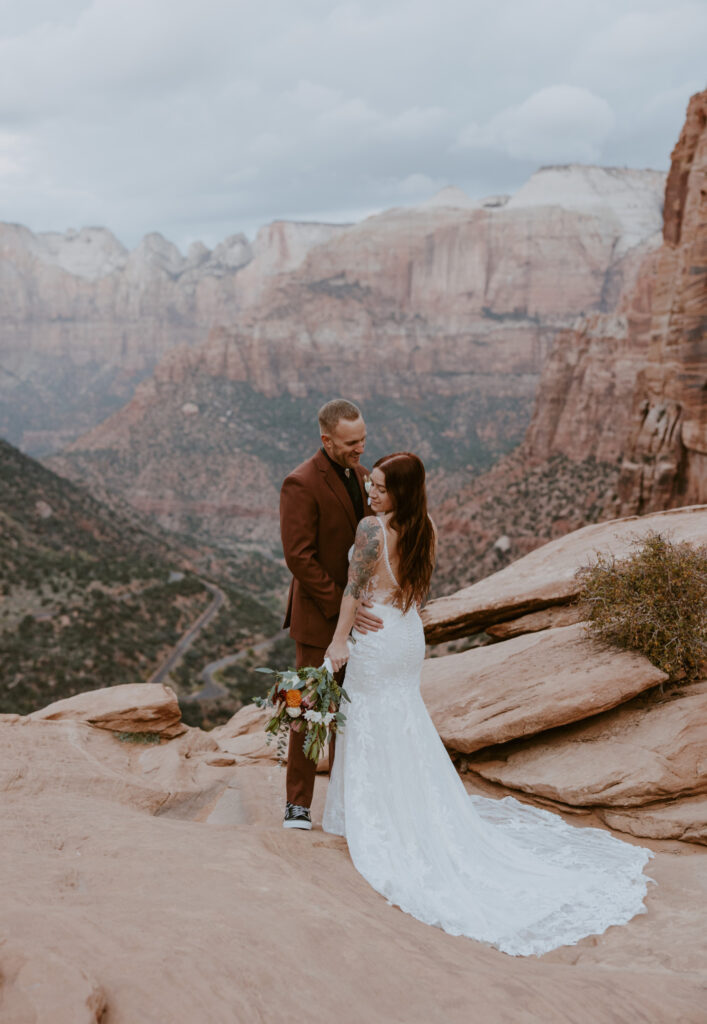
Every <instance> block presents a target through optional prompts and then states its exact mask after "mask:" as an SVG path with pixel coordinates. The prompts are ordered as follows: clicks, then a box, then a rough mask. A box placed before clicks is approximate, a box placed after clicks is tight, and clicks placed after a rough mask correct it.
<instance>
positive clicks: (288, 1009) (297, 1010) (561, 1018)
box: [0, 719, 707, 1024]
mask: <svg viewBox="0 0 707 1024" xmlns="http://www.w3.org/2000/svg"><path fill="white" fill-rule="evenodd" d="M197 732H198V730H194V731H193V734H196V733H197ZM189 735H192V733H190V734H189ZM174 743H181V749H182V751H183V753H184V759H186V760H187V761H191V760H192V759H193V758H194V757H195V756H196V755H197V754H199V753H202V754H203V755H204V756H207V755H208V753H209V751H208V750H207V749H204V748H203V746H202V741H201V740H200V739H198V737H197V738H195V739H194V740H192V741H190V742H187V740H186V739H181V740H179V741H174V740H172V741H169V743H166V744H160V747H156V748H155V752H156V751H157V750H159V749H160V748H161V747H164V749H165V750H169V748H170V747H171V746H172V744H174ZM208 746H209V744H206V747H208ZM188 750H191V751H192V755H191V757H189V758H186V751H188ZM0 752H1V753H0V766H1V771H0V788H1V789H2V802H3V839H2V844H0V858H1V862H0V873H1V877H2V878H3V883H4V886H3V888H4V895H3V916H2V922H1V923H0V971H1V972H2V977H3V985H2V987H0V1019H1V1020H2V1021H3V1024H26V1022H27V1021H32V1022H33V1024H84V1022H86V1024H88V1022H91V1021H99V1020H104V1021H105V1020H109V1021H110V1022H111V1024H136V1022H137V1021H139V1022H140V1024H164V1022H165V1021H169V1022H170V1024H201V1022H202V1021H204V1022H206V1021H214V1022H216V1021H218V1022H221V1021H223V1022H224V1024H226V1022H228V1024H231V1022H240V1021H244V1022H245V1021H249V1022H250V1021H273V1020H305V1019H307V1020H309V1021H312V1022H313V1024H320V1022H321V1024H323V1022H325V1021H326V1022H328V1021H330V1020H331V1016H332V1012H335V1015H336V1018H337V1020H338V1021H340V1022H341V1024H359V1022H360V1021H362V1020H367V1021H381V1022H383V1021H386V1022H388V1021H391V1022H393V1021H394V1022H403V1021H404V1022H405V1024H423V1022H424V1024H429V1022H431V1021H445V1022H449V1024H469V1021H473V1020H478V1021H488V1022H493V1024H519V1022H520V1024H526V1022H528V1024H529V1022H539V1021H542V1022H543V1024H555V1022H556V1024H584V1022H587V1024H590V1022H591V1024H596V1022H598V1021H600V1022H604V1021H606V1022H611V1024H621V1022H626V1024H629V1022H631V1024H633V1022H634V1021H636V1020H642V1021H644V1022H647V1024H659V1022H660V1024H662V1022H665V1021H667V1020H671V1021H672V1020H680V1021H682V1022H684V1024H698V1022H699V1024H701V1022H702V1021H703V1020H704V1016H703V1009H704V1005H705V999H706V998H707V969H706V968H705V964H707V945H706V942H707V940H706V939H705V932H704V927H703V913H702V908H703V907H704V904H705V899H706V898H707V871H705V865H706V863H707V861H706V860H705V857H707V851H705V850H704V849H703V848H701V847H699V846H693V845H690V844H678V843H660V842H651V844H650V845H651V848H652V849H654V850H655V851H656V857H655V858H654V860H652V861H651V863H650V872H649V874H650V876H651V877H652V878H654V879H655V880H656V881H657V883H658V884H657V885H656V886H651V887H650V888H649V892H648V897H647V913H646V914H643V915H639V916H637V917H636V918H634V919H633V920H632V921H631V922H630V923H629V924H628V925H626V926H625V927H621V928H610V929H609V930H608V931H607V932H605V933H604V934H603V935H601V936H593V937H589V938H587V939H585V940H583V941H582V942H580V943H579V944H577V945H576V946H571V947H564V948H562V949H558V950H554V951H553V952H552V953H548V954H546V955H545V956H543V957H540V958H527V959H526V958H513V957H508V956H506V955H505V954H503V953H499V952H497V951H495V950H492V949H488V948H487V947H485V946H482V945H480V944H478V943H475V942H473V941H471V940H469V939H465V938H458V937H456V938H455V937H452V936H449V935H446V934H445V933H444V932H442V931H440V930H438V929H436V928H432V927H429V926H427V925H423V924H421V923H420V922H418V921H416V920H414V919H413V918H411V917H409V916H408V915H406V914H403V913H401V912H400V911H399V910H398V909H396V908H394V907H391V906H388V904H387V903H386V901H385V900H384V899H382V898H381V897H380V896H378V894H377V893H375V892H374V891H373V890H372V889H371V888H370V887H369V886H368V885H367V883H366V882H365V881H364V880H363V878H361V876H360V875H358V873H357V872H356V871H355V870H354V868H353V867H352V864H351V861H350V858H349V856H348V852H347V848H346V843H345V841H344V840H343V839H340V838H338V837H335V836H330V835H327V834H324V833H322V832H321V830H320V827H319V825H318V822H319V821H320V820H321V810H322V803H323V799H324V795H325V789H326V781H325V780H320V781H319V782H318V783H317V787H316V793H315V805H314V819H315V829H314V830H313V831H312V832H311V833H301V832H293V831H284V830H283V829H282V828H281V827H280V822H281V812H282V806H283V802H284V773H283V772H282V770H281V769H279V768H277V767H276V766H273V765H269V764H264V763H260V764H255V765H251V766H238V767H236V768H235V769H234V768H227V769H224V768H222V769H219V768H210V769H209V771H210V772H212V773H213V779H214V780H215V781H214V782H213V783H212V791H211V793H208V792H207V790H203V791H201V792H200V791H199V790H198V788H196V787H197V786H198V782H197V780H195V779H193V780H192V785H193V786H194V787H195V788H194V791H193V792H194V794H195V795H196V796H197V797H200V798H201V803H199V800H197V801H195V803H194V805H193V807H192V811H191V813H190V814H189V815H186V813H185V804H184V803H182V804H181V805H179V806H177V807H172V806H170V803H169V794H170V790H171V787H172V786H173V785H174V787H175V788H179V785H180V782H179V777H177V778H176V779H175V780H172V781H170V778H169V772H168V769H167V762H166V761H165V762H164V763H163V764H162V766H161V770H162V771H163V773H164V774H163V776H162V777H161V778H160V780H159V781H157V780H155V778H154V772H153V771H150V770H148V771H145V770H144V768H145V766H147V767H148V769H149V768H151V767H154V766H151V765H150V761H151V760H152V758H151V757H147V751H146V750H145V749H144V748H142V749H141V747H140V745H139V744H124V743H120V742H119V741H118V740H116V738H115V737H113V736H111V735H110V734H109V733H108V732H106V731H105V730H100V729H92V728H90V727H88V726H86V725H83V724H82V723H78V722H75V721H59V722H47V721H37V720H33V719H23V720H21V721H20V722H6V721H4V722H0ZM170 756H171V755H170ZM155 759H156V755H155ZM145 762H147V765H145ZM484 785H487V784H484ZM140 794H142V795H143V797H142V799H141V798H140ZM145 794H148V795H150V796H149V799H148V798H147V797H146V796H145ZM158 809H159V813H156V811H157V810H158ZM644 845H646V844H645V842H644ZM332 950H335V951H336V958H335V959H336V965H335V967H332ZM293 979H294V981H293ZM322 993H325V994H326V997H323V996H322ZM332 1008H334V1010H332Z"/></svg>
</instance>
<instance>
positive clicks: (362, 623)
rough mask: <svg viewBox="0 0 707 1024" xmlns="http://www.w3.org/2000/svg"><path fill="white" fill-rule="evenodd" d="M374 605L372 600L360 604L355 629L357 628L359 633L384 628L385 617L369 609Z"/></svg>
mask: <svg viewBox="0 0 707 1024" xmlns="http://www.w3.org/2000/svg"><path fill="white" fill-rule="evenodd" d="M372 606H373V602H372V601H361V603H360V605H359V606H358V609H357V611H356V618H355V619H354V629H357V630H358V631H359V633H377V632H378V630H379V629H383V619H379V618H378V616H377V615H374V614H373V612H370V611H369V610H368V609H369V608H371V607H372Z"/></svg>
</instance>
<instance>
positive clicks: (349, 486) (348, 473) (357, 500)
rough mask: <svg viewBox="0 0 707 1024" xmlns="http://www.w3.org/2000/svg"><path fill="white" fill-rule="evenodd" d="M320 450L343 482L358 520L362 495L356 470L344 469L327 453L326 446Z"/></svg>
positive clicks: (361, 512) (361, 515) (360, 516)
mask: <svg viewBox="0 0 707 1024" xmlns="http://www.w3.org/2000/svg"><path fill="white" fill-rule="evenodd" d="M322 451H323V452H324V454H325V455H326V457H327V458H328V459H329V462H331V464H332V466H333V467H334V469H335V470H336V472H337V473H338V475H339V478H340V480H341V481H342V483H343V484H344V486H345V488H346V490H347V491H348V492H349V497H350V498H351V503H352V505H353V507H354V512H355V513H356V519H357V520H358V521H359V522H360V521H361V519H363V516H364V511H363V497H362V496H361V487H360V485H359V482H358V477H357V475H356V470H354V469H344V467H343V466H340V465H339V463H338V462H334V460H333V459H332V458H331V457H330V455H329V454H328V452H327V450H326V448H322Z"/></svg>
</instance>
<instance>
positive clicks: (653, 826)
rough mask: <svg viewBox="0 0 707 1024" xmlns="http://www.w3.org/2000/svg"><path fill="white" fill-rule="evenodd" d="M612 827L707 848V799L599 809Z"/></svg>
mask: <svg viewBox="0 0 707 1024" xmlns="http://www.w3.org/2000/svg"><path fill="white" fill-rule="evenodd" d="M599 817H600V818H601V819H602V821H604V822H605V824H607V825H608V826H609V827H610V828H614V829H618V830H619V831H620V832H628V833H629V835H632V836H646V837H647V838H649V839H682V840H684V841H687V842H691V843H703V844H704V845H705V846H707V796H706V795H700V796H686V797H683V798H682V799H677V800H665V801H658V802H657V803H654V804H643V805H642V806H641V807H625V808H623V809H622V810H616V809H615V808H612V809H611V810H608V809H607V810H600V811H599Z"/></svg>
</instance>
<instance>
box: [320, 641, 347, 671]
mask: <svg viewBox="0 0 707 1024" xmlns="http://www.w3.org/2000/svg"><path fill="white" fill-rule="evenodd" d="M324 657H325V658H328V659H329V661H330V662H331V667H332V668H333V669H334V671H335V672H338V671H339V669H340V668H343V666H344V665H345V664H346V662H347V661H348V660H349V645H348V644H347V643H346V641H345V640H332V642H331V643H330V644H329V646H328V647H327V649H326V654H325V655H324Z"/></svg>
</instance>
